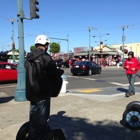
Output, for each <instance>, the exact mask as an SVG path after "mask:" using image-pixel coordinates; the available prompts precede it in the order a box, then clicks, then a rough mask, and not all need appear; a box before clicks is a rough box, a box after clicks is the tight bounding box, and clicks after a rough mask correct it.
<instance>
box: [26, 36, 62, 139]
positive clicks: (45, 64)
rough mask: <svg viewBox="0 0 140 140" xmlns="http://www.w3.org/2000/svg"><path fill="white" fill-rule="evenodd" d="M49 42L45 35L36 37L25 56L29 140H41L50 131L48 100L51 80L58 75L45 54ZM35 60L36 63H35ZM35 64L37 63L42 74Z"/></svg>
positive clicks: (51, 89) (50, 59)
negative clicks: (34, 47) (32, 47)
mask: <svg viewBox="0 0 140 140" xmlns="http://www.w3.org/2000/svg"><path fill="white" fill-rule="evenodd" d="M49 44H50V40H49V39H48V38H47V37H46V36H45V35H38V36H37V37H36V39H35V46H36V49H35V50H32V51H31V53H28V54H27V57H26V60H25V70H26V98H27V100H28V101H30V113H29V136H28V139H29V140H41V139H42V138H43V137H44V136H45V135H46V133H47V132H49V131H50V128H49V125H48V123H47V120H48V119H49V116H50V100H51V94H52V93H53V89H54V87H53V85H52V83H53V80H54V79H55V77H57V75H61V74H62V73H61V74H59V73H58V69H57V68H56V64H55V62H54V61H53V59H52V57H51V56H50V55H49V54H48V53H47V50H48V46H49ZM36 60H37V61H36ZM35 62H36V63H37V62H39V65H40V68H42V69H41V70H42V72H40V73H38V74H34V72H36V71H37V70H38V71H41V70H39V69H40V68H38V65H37V64H36V65H37V70H35V67H33V65H35Z"/></svg>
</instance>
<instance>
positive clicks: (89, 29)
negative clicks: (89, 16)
mask: <svg viewBox="0 0 140 140" xmlns="http://www.w3.org/2000/svg"><path fill="white" fill-rule="evenodd" d="M91 30H92V28H91V27H88V31H89V61H90V31H91Z"/></svg>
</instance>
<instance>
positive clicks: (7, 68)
mask: <svg viewBox="0 0 140 140" xmlns="http://www.w3.org/2000/svg"><path fill="white" fill-rule="evenodd" d="M16 80H17V65H15V64H12V63H8V62H0V82H6V81H16Z"/></svg>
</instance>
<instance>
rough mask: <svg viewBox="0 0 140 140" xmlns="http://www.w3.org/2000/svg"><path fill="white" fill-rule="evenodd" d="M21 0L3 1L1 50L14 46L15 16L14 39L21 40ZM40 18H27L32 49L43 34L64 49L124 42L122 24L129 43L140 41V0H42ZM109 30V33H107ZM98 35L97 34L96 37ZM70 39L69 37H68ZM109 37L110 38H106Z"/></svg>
mask: <svg viewBox="0 0 140 140" xmlns="http://www.w3.org/2000/svg"><path fill="white" fill-rule="evenodd" d="M17 1H18V0H3V1H2V3H1V4H0V9H1V10H0V51H6V50H9V49H10V46H9V45H10V44H11V36H12V24H11V22H10V19H11V18H13V19H14V24H13V25H14V40H15V45H16V49H18V48H19V44H18V24H17ZM38 7H39V12H38V14H39V15H40V18H39V19H33V20H27V19H24V48H25V50H26V51H27V52H29V51H30V46H32V45H34V42H35V38H36V36H37V35H40V34H43V35H46V36H48V37H49V38H50V40H51V42H56V43H59V44H60V47H61V52H65V53H66V52H67V51H68V48H67V43H68V42H67V41H66V40H67V37H68V39H69V50H73V48H75V47H82V46H86V47H89V30H88V27H91V29H92V30H91V31H90V45H91V46H92V47H94V46H97V45H99V41H100V37H99V36H102V35H103V36H102V37H101V40H102V41H103V43H104V44H108V45H111V44H122V33H123V32H122V26H125V29H124V34H125V36H126V41H125V43H134V42H140V8H139V7H140V0H39V5H38ZM23 10H24V15H25V17H26V18H29V17H30V4H29V0H23ZM107 33H109V35H105V34H107ZM93 36H95V37H93ZM53 38H59V39H64V40H59V39H53ZM65 39H66V40H65ZM104 40H107V41H104Z"/></svg>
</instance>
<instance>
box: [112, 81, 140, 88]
mask: <svg viewBox="0 0 140 140" xmlns="http://www.w3.org/2000/svg"><path fill="white" fill-rule="evenodd" d="M110 84H113V85H118V86H123V87H127V86H129V84H121V83H116V82H110ZM134 85H140V82H135V83H134Z"/></svg>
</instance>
